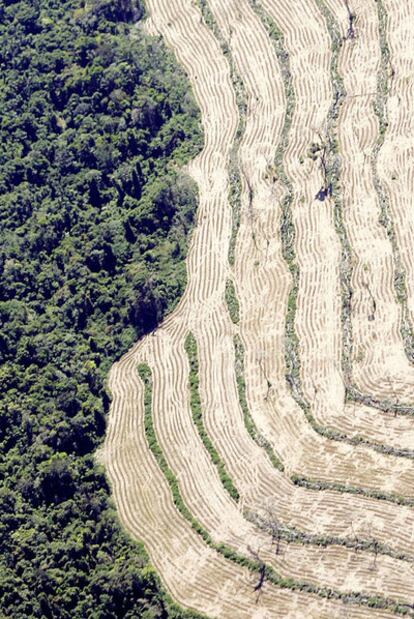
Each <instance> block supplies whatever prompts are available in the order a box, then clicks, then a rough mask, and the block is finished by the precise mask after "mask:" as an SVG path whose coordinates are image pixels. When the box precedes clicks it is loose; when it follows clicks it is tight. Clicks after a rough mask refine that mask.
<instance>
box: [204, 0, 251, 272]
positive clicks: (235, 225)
mask: <svg viewBox="0 0 414 619" xmlns="http://www.w3.org/2000/svg"><path fill="white" fill-rule="evenodd" d="M197 3H198V6H199V8H200V11H201V14H202V15H203V19H204V21H205V23H206V25H207V26H208V27H209V28H210V30H211V31H212V32H213V34H214V36H215V37H216V40H217V41H218V43H219V45H220V47H221V50H222V52H223V54H224V56H225V57H226V59H227V62H228V63H229V69H230V78H231V81H232V85H233V89H234V93H235V95H236V104H237V109H238V112H239V124H238V127H237V132H236V135H235V137H234V141H233V145H232V148H231V151H230V155H229V166H228V169H229V184H230V191H229V201H230V205H231V207H232V214H233V217H232V229H231V236H230V243H229V254H228V257H229V263H230V264H231V265H234V260H235V248H236V240H237V232H238V230H239V226H240V216H241V194H242V183H241V178H240V166H239V160H238V157H239V149H240V143H241V140H242V137H243V134H244V130H245V126H246V112H247V97H246V93H245V88H244V84H243V81H242V79H241V78H240V76H239V75H238V73H237V71H236V68H235V64H234V60H233V57H232V55H231V53H230V49H229V46H228V44H227V41H226V40H225V39H224V37H223V35H222V33H221V30H220V28H219V26H218V24H217V22H216V20H215V18H214V15H213V13H212V12H211V9H210V7H209V6H208V2H207V0H197ZM252 199H253V196H252V195H251V192H249V202H250V204H249V206H251V203H252ZM253 238H254V232H253Z"/></svg>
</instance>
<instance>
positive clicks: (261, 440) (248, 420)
mask: <svg viewBox="0 0 414 619" xmlns="http://www.w3.org/2000/svg"><path fill="white" fill-rule="evenodd" d="M234 350H235V355H236V368H235V369H236V382H237V393H238V396H239V403H240V407H241V409H242V411H243V419H244V425H245V427H246V430H247V432H248V433H249V434H250V436H251V437H252V439H253V440H254V441H255V443H257V444H258V445H259V447H262V448H263V449H264V450H265V452H266V454H267V456H268V458H269V460H270V462H271V463H272V465H273V466H274V467H275V468H276V469H278V470H279V471H284V470H285V467H284V466H283V464H282V462H281V461H280V460H279V458H278V457H277V456H276V454H275V452H274V450H273V448H272V445H271V444H270V443H269V441H268V440H267V439H266V437H264V436H263V435H262V434H260V432H259V430H258V429H257V426H256V424H255V422H254V420H253V417H252V415H251V413H250V409H249V405H248V403H247V398H246V381H245V379H244V346H243V342H242V341H241V339H240V337H239V336H238V335H236V336H235V338H234Z"/></svg>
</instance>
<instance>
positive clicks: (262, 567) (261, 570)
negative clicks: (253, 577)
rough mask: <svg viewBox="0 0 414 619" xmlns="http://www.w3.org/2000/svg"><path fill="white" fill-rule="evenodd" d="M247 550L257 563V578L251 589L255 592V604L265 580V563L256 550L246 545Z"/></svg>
mask: <svg viewBox="0 0 414 619" xmlns="http://www.w3.org/2000/svg"><path fill="white" fill-rule="evenodd" d="M247 550H248V551H249V552H250V554H251V555H252V556H253V558H254V559H255V560H256V561H257V563H258V564H259V579H258V581H257V583H256V584H255V586H254V588H253V590H254V591H255V592H256V593H257V597H256V604H257V603H258V601H259V598H260V594H261V592H262V588H263V585H264V583H265V580H266V565H265V563H264V561H262V559H261V558H260V555H259V552H256V551H255V550H253V548H251V547H250V546H248V547H247Z"/></svg>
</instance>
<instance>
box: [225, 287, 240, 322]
mask: <svg viewBox="0 0 414 619" xmlns="http://www.w3.org/2000/svg"><path fill="white" fill-rule="evenodd" d="M225 299H226V303H227V307H228V310H229V314H230V318H231V320H232V322H234V324H235V325H237V323H238V322H239V320H240V306H239V301H238V299H237V295H236V289H235V287H234V283H233V281H232V280H231V279H228V280H227V281H226V290H225Z"/></svg>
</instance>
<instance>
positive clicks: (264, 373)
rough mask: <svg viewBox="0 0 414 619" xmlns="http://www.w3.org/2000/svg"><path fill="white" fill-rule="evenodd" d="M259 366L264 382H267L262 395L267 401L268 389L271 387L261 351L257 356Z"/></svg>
mask: <svg viewBox="0 0 414 619" xmlns="http://www.w3.org/2000/svg"><path fill="white" fill-rule="evenodd" d="M259 368H260V370H261V372H262V374H263V376H264V378H265V381H266V384H267V391H266V395H265V397H264V399H265V402H266V401H267V399H268V397H269V393H270V390H271V388H272V383H271V382H270V380H269V377H268V375H267V374H266V370H265V369H264V365H263V353H260V357H259Z"/></svg>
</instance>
